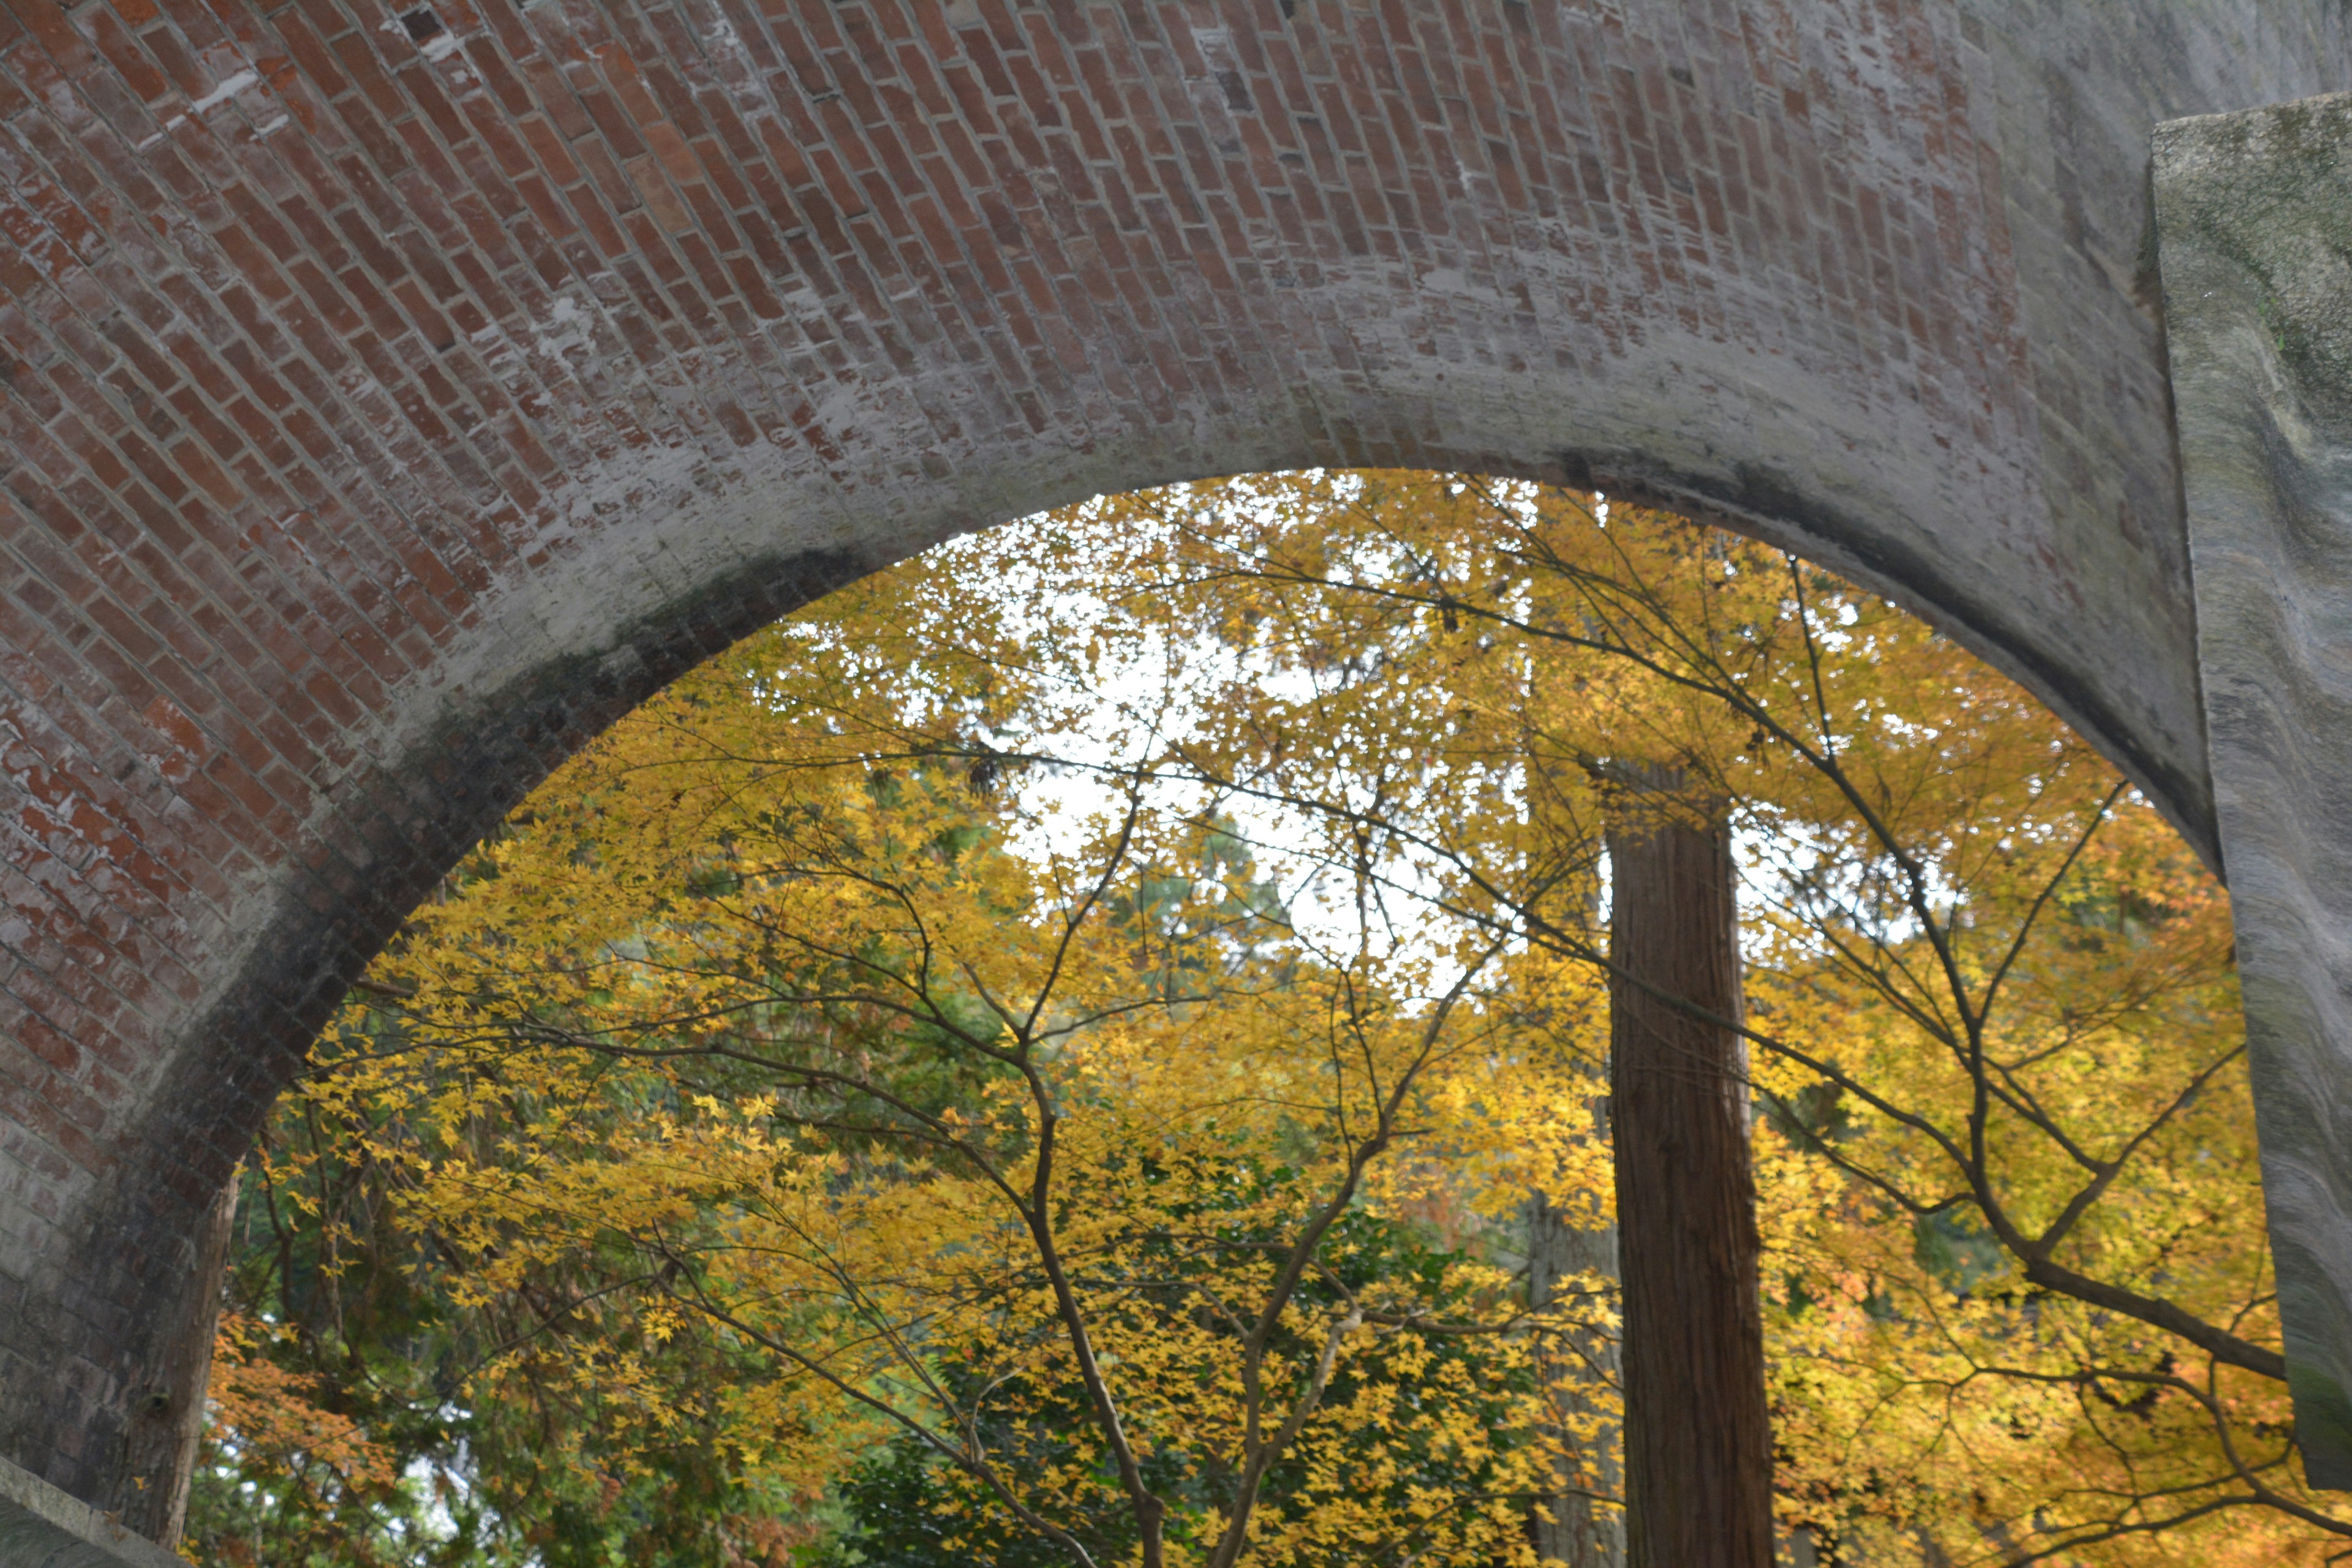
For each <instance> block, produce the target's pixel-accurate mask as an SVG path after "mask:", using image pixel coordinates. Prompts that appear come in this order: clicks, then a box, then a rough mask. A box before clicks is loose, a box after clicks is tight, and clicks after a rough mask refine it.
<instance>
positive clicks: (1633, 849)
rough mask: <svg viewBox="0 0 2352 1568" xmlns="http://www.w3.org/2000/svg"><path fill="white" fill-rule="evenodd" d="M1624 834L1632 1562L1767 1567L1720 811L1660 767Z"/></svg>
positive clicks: (1762, 1413)
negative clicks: (1725, 1022)
mask: <svg viewBox="0 0 2352 1568" xmlns="http://www.w3.org/2000/svg"><path fill="white" fill-rule="evenodd" d="M1640 783H1641V787H1639V788H1636V789H1634V790H1633V791H1632V792H1630V795H1629V797H1628V799H1627V802H1626V805H1625V808H1624V810H1623V811H1622V813H1621V815H1620V816H1619V818H1618V820H1617V822H1616V823H1615V825H1614V826H1613V827H1612V831H1611V833H1610V835H1609V863H1610V870H1611V889H1612V915H1611V920H1610V939H1609V940H1610V949H1611V952H1612V959H1613V962H1614V963H1615V964H1616V966H1617V967H1618V969H1619V970H1620V971H1622V975H1621V977H1620V978H1619V979H1618V980H1617V981H1616V982H1615V984H1614V985H1613V986H1612V994H1611V1024H1610V1046H1611V1056H1612V1060H1611V1067H1610V1125H1611V1131H1612V1135H1613V1138H1614V1142H1615V1151H1616V1163H1617V1226H1618V1250H1619V1260H1620V1264H1621V1266H1622V1268H1623V1271H1624V1288H1625V1296H1624V1319H1625V1327H1624V1364H1625V1483H1626V1501H1627V1505H1628V1506H1627V1510H1626V1527H1627V1528H1626V1546H1627V1552H1626V1561H1627V1563H1628V1564H1629V1568H1772V1426H1771V1418H1770V1415H1769V1410H1768V1407H1767V1405H1766V1403H1765V1394H1764V1339H1763V1331H1762V1325H1761V1323H1760V1321H1759V1317H1758V1310H1757V1254H1758V1251H1759V1247H1758V1242H1757V1235H1756V1185H1755V1177H1754V1173H1753V1171H1752V1170H1751V1168H1750V1164H1749V1160H1748V1089H1747V1061H1746V1057H1747V1053H1746V1050H1745V1049H1744V1046H1743V1042H1742V1041H1741V1039H1740V1037H1739V1036H1738V1034H1737V1033H1736V1032H1734V1031H1733V1030H1731V1029H1729V1028H1727V1027H1725V1026H1722V1025H1720V1024H1717V1023H1712V1022H1707V1021H1705V1020H1703V1019H1700V1018H1696V1017H1693V1016H1691V1015H1690V1014H1689V1013H1687V1012H1685V1011H1683V1010H1681V1009H1680V1008H1677V1007H1675V1005H1672V1004H1671V1003H1669V1002H1666V1001H1664V1000H1662V999H1661V996H1664V997H1677V998H1681V999H1682V1000H1683V1001H1685V1003H1687V1004H1688V1005H1691V1006H1694V1007H1696V1008H1698V1009H1700V1010H1701V1011H1703V1012H1705V1013H1707V1014H1711V1015H1714V1016H1716V1017H1717V1018H1726V1019H1736V1018H1738V1016H1739V1009H1740V998H1739V952H1738V912H1737V906H1736V903H1735V899H1734V890H1733V878H1732V868H1731V840H1730V832H1729V828H1728V826H1727V822H1726V812H1725V809H1724V805H1723V803H1722V802H1721V801H1720V800H1707V799H1703V798H1695V797H1694V796H1693V795H1691V794H1690V793H1688V792H1687V791H1685V788H1684V786H1683V781H1682V776H1681V774H1680V773H1677V772H1675V771H1672V770H1664V769H1654V770H1648V771H1646V772H1644V773H1643V774H1642V775H1640Z"/></svg>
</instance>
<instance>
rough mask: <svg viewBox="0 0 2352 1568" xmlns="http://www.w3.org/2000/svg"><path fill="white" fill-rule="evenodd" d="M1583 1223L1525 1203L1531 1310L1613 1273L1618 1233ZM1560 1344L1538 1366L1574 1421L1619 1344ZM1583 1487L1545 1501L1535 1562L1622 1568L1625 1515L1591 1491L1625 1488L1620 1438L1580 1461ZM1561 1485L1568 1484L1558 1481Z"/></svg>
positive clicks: (1576, 1335)
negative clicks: (1578, 1280)
mask: <svg viewBox="0 0 2352 1568" xmlns="http://www.w3.org/2000/svg"><path fill="white" fill-rule="evenodd" d="M1582 1217H1583V1216H1582V1215H1578V1214H1575V1213H1573V1212H1572V1211H1566V1210H1561V1209H1557V1208H1554V1207H1553V1206H1552V1205H1550V1204H1549V1202H1548V1201H1546V1199H1545V1198H1544V1196H1543V1194H1540V1193H1538V1194H1536V1196H1535V1197H1534V1198H1532V1199H1531V1200H1529V1202H1528V1300H1529V1302H1530V1303H1531V1304H1533V1305H1535V1306H1538V1307H1540V1306H1542V1305H1543V1304H1544V1303H1545V1302H1547V1301H1549V1300H1551V1299H1552V1297H1553V1294H1554V1292H1555V1290H1556V1289H1558V1286H1559V1281H1560V1280H1562V1279H1573V1278H1574V1277H1576V1276H1577V1275H1580V1274H1584V1273H1587V1272H1590V1273H1593V1274H1599V1275H1601V1276H1603V1277H1606V1278H1612V1279H1613V1278H1614V1277H1615V1276H1616V1273H1617V1227H1616V1226H1601V1227H1599V1228H1590V1227H1588V1226H1583V1225H1580V1224H1578V1223H1577V1221H1578V1220H1579V1219H1580V1218H1582ZM1560 1337H1561V1339H1562V1340H1563V1341H1565V1343H1563V1344H1561V1345H1560V1346H1559V1351H1558V1353H1556V1354H1553V1355H1550V1356H1548V1357H1547V1358H1546V1359H1545V1362H1544V1365H1543V1375H1544V1381H1545V1383H1546V1384H1548V1385H1549V1394H1550V1396H1551V1400H1552V1403H1553V1404H1554V1405H1556V1406H1557V1407H1558V1408H1559V1411H1560V1412H1561V1414H1562V1415H1566V1416H1568V1417H1570V1418H1571V1419H1573V1418H1575V1417H1578V1416H1581V1415H1590V1414H1591V1412H1592V1409H1593V1406H1594V1405H1595V1404H1596V1403H1597V1402H1596V1401H1595V1400H1594V1398H1593V1394H1595V1393H1596V1392H1597V1390H1598V1388H1599V1386H1600V1385H1601V1384H1602V1383H1603V1382H1604V1381H1605V1380H1610V1379H1613V1378H1614V1377H1615V1376H1616V1375H1617V1374H1618V1372H1619V1367H1618V1357H1617V1344H1616V1342H1615V1341H1614V1340H1613V1339H1612V1338H1611V1337H1609V1336H1608V1335H1605V1334H1601V1333H1597V1332H1585V1331H1576V1332H1571V1333H1568V1334H1563V1335H1561V1336H1560ZM1583 1458H1584V1464H1583V1466H1582V1469H1583V1477H1582V1483H1581V1485H1580V1487H1579V1489H1577V1490H1574V1491H1568V1490H1563V1491H1561V1492H1560V1493H1559V1495H1557V1496H1554V1497H1550V1498H1547V1499H1545V1500H1544V1510H1545V1511H1546V1512H1547V1513H1549V1515H1550V1516H1551V1517H1550V1518H1549V1519H1537V1520H1535V1521H1533V1522H1532V1525H1531V1529H1530V1534H1531V1535H1532V1536H1533V1537H1534V1541H1535V1548H1536V1555H1537V1557H1538V1558H1540V1559H1541V1560H1542V1561H1544V1562H1546V1563H1567V1564H1569V1568H1625V1515H1624V1511H1623V1510H1622V1509H1617V1508H1612V1507H1610V1506H1608V1505H1607V1504H1604V1503H1601V1502H1598V1501H1596V1500H1594V1499H1593V1498H1592V1497H1591V1496H1590V1495H1589V1494H1590V1493H1592V1492H1602V1493H1616V1492H1620V1491H1621V1490H1622V1487H1623V1485H1624V1467H1623V1465H1622V1462H1621V1460H1620V1458H1619V1444H1618V1434H1616V1433H1614V1432H1612V1431H1609V1430H1607V1429H1606V1428H1605V1427H1604V1428H1603V1429H1602V1431H1601V1433H1600V1435H1599V1438H1598V1441H1597V1443H1596V1446H1595V1451H1594V1452H1592V1453H1590V1454H1587V1455H1585V1456H1583ZM1561 1479H1562V1480H1563V1481H1564V1482H1565V1481H1567V1480H1568V1479H1569V1477H1568V1475H1567V1474H1565V1473H1564V1474H1563V1476H1562V1478H1561Z"/></svg>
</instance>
